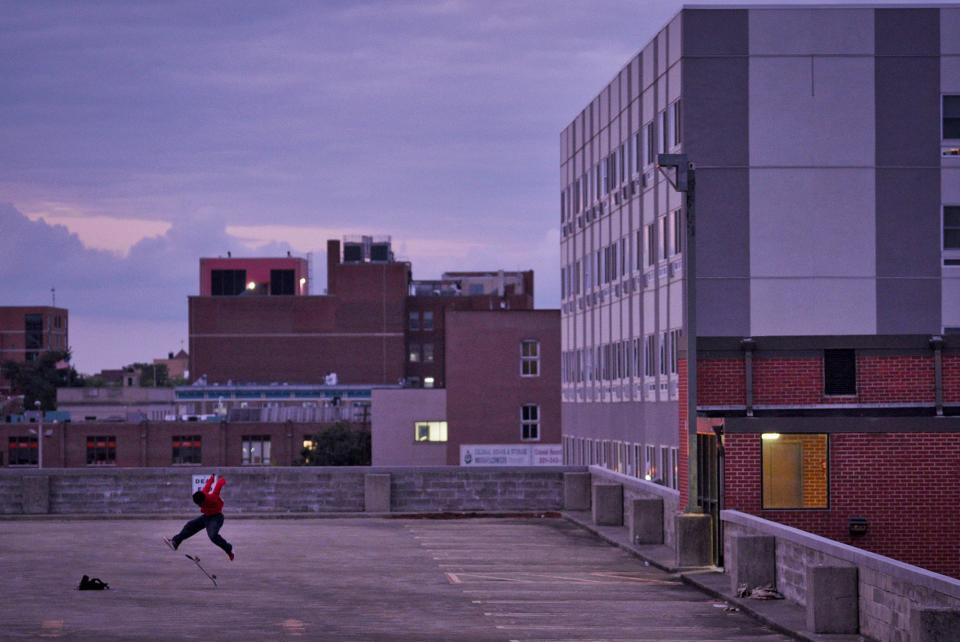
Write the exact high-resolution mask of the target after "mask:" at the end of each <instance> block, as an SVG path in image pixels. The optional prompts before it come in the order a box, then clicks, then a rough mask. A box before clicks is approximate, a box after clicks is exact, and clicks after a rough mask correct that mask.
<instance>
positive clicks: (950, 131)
mask: <svg viewBox="0 0 960 642" xmlns="http://www.w3.org/2000/svg"><path fill="white" fill-rule="evenodd" d="M942 134H943V139H944V140H960V95H944V96H943V131H942Z"/></svg>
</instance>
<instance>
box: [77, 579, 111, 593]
mask: <svg viewBox="0 0 960 642" xmlns="http://www.w3.org/2000/svg"><path fill="white" fill-rule="evenodd" d="M77 588H78V589H80V590H81V591H103V590H106V589H108V588H110V585H109V584H107V583H106V582H104V581H103V580H101V579H100V578H99V577H94V578H92V579H91V578H90V577H87V576H86V575H84V576H83V577H82V578H81V579H80V586H78V587H77Z"/></svg>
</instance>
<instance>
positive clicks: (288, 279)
mask: <svg viewBox="0 0 960 642" xmlns="http://www.w3.org/2000/svg"><path fill="white" fill-rule="evenodd" d="M295 280H296V278H295V276H294V273H293V270H270V294H272V295H282V296H292V295H294V294H296V292H295V290H294V281H295Z"/></svg>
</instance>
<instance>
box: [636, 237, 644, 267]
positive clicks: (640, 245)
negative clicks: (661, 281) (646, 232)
mask: <svg viewBox="0 0 960 642" xmlns="http://www.w3.org/2000/svg"><path fill="white" fill-rule="evenodd" d="M636 236H637V254H636V260H635V261H634V265H635V266H636V269H638V270H642V269H643V230H637V235H636Z"/></svg>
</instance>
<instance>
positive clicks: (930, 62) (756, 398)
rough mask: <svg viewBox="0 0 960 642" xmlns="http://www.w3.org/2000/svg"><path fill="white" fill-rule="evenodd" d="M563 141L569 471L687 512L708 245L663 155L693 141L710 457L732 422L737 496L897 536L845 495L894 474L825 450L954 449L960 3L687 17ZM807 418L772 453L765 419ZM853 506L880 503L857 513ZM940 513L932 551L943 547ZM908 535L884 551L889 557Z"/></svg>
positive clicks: (819, 523) (747, 505)
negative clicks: (865, 440) (630, 477)
mask: <svg viewBox="0 0 960 642" xmlns="http://www.w3.org/2000/svg"><path fill="white" fill-rule="evenodd" d="M560 143H561V208H560V217H561V226H562V235H561V262H562V283H563V298H562V341H563V348H562V349H563V365H564V369H563V384H562V389H563V435H564V443H565V453H566V457H567V459H568V461H570V462H573V463H599V464H602V465H605V466H608V467H610V468H614V469H618V470H621V471H624V472H627V473H631V474H636V475H639V476H648V477H650V478H652V479H659V480H661V481H663V482H665V483H667V484H668V485H672V486H674V487H678V488H679V490H680V492H681V502H682V503H683V504H685V503H686V501H687V488H686V479H687V475H686V472H687V471H686V446H687V437H686V435H687V423H686V406H687V404H686V399H685V390H686V387H685V371H686V350H685V344H686V334H685V332H686V330H687V327H686V318H685V315H684V303H685V297H686V296H687V291H688V289H687V287H686V286H687V278H688V277H689V276H690V275H688V274H685V273H684V271H683V265H684V260H683V259H684V258H685V257H684V252H685V250H686V248H687V247H689V242H690V239H691V237H690V235H689V232H690V230H689V228H688V221H687V210H686V205H685V203H684V201H683V200H682V198H681V197H682V195H681V194H679V193H678V192H676V191H675V190H674V189H673V188H672V186H671V184H670V183H669V182H668V181H667V180H666V179H665V177H664V176H662V175H661V174H660V172H658V170H657V168H656V159H657V155H658V154H661V153H674V154H686V155H687V157H688V159H689V161H690V162H691V163H693V165H694V167H695V177H696V178H695V199H696V220H695V223H696V225H695V234H694V235H693V237H692V239H693V241H692V242H694V243H695V244H696V246H695V247H696V255H697V261H696V283H697V287H696V302H695V303H696V308H695V309H696V315H697V324H696V336H697V337H698V340H697V349H698V353H699V359H698V364H699V366H698V369H699V371H700V372H699V382H700V386H699V394H698V400H697V401H698V404H697V414H698V422H697V432H699V433H702V435H701V437H700V439H699V440H700V441H702V448H701V451H703V452H706V453H708V455H709V454H713V453H715V452H716V438H715V437H714V433H715V432H720V433H722V432H723V431H724V430H725V431H726V433H727V436H728V437H729V436H730V433H731V432H737V433H742V434H752V437H749V438H748V437H737V438H736V439H732V438H731V441H730V443H729V444H728V446H730V447H731V448H728V453H727V455H728V456H727V460H726V466H727V473H728V475H727V482H728V484H729V483H731V480H736V483H737V484H738V485H737V487H736V488H734V489H732V491H731V492H730V493H729V494H728V499H729V500H730V501H731V502H733V503H734V504H735V507H739V508H741V509H743V510H750V511H752V512H758V513H760V514H764V515H768V516H769V517H770V518H771V519H779V520H781V521H787V522H788V523H796V525H799V526H801V527H809V528H811V529H813V530H817V531H818V532H823V533H824V534H828V535H829V536H836V537H838V538H839V537H840V536H841V535H843V536H844V537H846V536H847V535H846V530H844V529H845V528H846V523H847V520H848V518H850V517H851V516H852V515H853V513H852V512H851V511H853V512H855V511H857V510H863V511H873V510H874V509H876V512H875V513H873V514H872V517H871V519H873V518H875V519H876V523H879V524H885V523H886V521H885V520H888V519H890V517H891V515H892V513H891V512H890V511H889V510H887V509H886V508H883V507H881V506H880V504H881V503H883V504H884V506H887V505H888V504H889V502H887V500H888V499H890V498H889V497H884V498H881V499H882V500H881V499H877V501H875V502H873V500H869V497H870V494H869V493H859V491H858V492H857V493H853V492H849V491H850V485H851V484H855V483H858V482H857V480H858V479H868V478H869V479H876V475H875V474H874V472H871V474H870V476H862V477H860V476H858V473H857V472H855V469H854V468H851V466H853V465H854V464H853V463H851V462H852V460H853V459H855V458H846V459H843V460H837V461H835V462H834V461H833V460H832V459H831V457H830V456H829V455H828V454H827V453H829V452H832V451H831V450H830V449H831V448H833V447H834V446H837V447H838V448H839V447H840V446H841V445H842V444H843V439H844V437H842V436H841V435H839V432H838V431H844V432H847V433H851V432H852V433H857V434H863V435H871V434H886V435H889V434H891V433H897V434H899V435H901V436H903V435H906V437H904V439H905V442H904V443H910V444H913V445H912V446H910V450H911V452H912V451H913V450H916V452H920V451H921V450H922V448H921V443H927V441H929V442H931V443H934V442H935V443H939V444H941V446H942V447H943V448H953V447H954V446H953V445H952V444H953V442H951V441H950V440H952V439H955V436H956V434H955V433H956V431H957V430H958V428H957V426H956V425H955V423H956V422H955V421H954V420H953V419H952V418H950V417H949V415H951V414H956V412H957V405H958V404H960V398H957V397H956V385H955V383H952V382H953V381H955V378H956V377H957V376H958V374H957V369H958V368H960V354H958V352H957V347H958V346H957V342H956V341H955V340H954V339H955V337H954V336H953V334H952V333H955V332H956V329H957V328H960V8H958V7H943V8H894V7H891V8H879V7H878V8H874V7H866V6H865V7H849V6H846V7H823V6H817V7H802V6H784V7H771V6H765V7H757V8H719V7H718V8H696V9H684V10H682V11H681V12H680V13H679V14H677V15H676V16H675V17H674V18H673V19H672V20H671V21H670V22H669V24H667V25H666V26H665V27H664V28H663V29H662V30H661V31H659V32H658V33H657V34H656V35H655V37H654V38H653V39H652V40H651V41H650V42H649V43H647V44H646V45H645V46H644V47H643V48H642V49H641V50H640V52H639V53H638V54H637V55H636V56H635V57H634V58H632V59H631V60H630V61H628V63H627V64H626V65H625V66H624V67H623V68H622V69H621V70H620V72H619V73H618V74H617V75H616V77H615V78H614V79H613V80H612V81H611V82H610V83H609V84H608V85H607V86H605V87H604V88H603V89H602V91H601V92H600V94H599V95H597V96H596V97H595V98H594V99H593V100H592V101H590V103H589V104H588V105H587V106H586V107H585V108H584V110H583V111H582V112H581V113H580V114H578V115H577V117H576V118H575V119H574V120H573V122H572V123H571V124H570V125H569V126H568V127H567V128H565V129H564V130H563V132H562V135H561V138H560ZM731 346H733V347H731ZM936 364H939V365H936ZM891 380H896V381H900V382H904V385H905V386H906V387H910V386H914V384H916V385H915V386H914V388H915V389H911V390H909V391H905V389H904V386H892V385H886V384H884V382H885V381H886V382H888V383H889V381H891ZM918 381H919V382H920V383H916V382H918ZM908 383H909V385H907V384H908ZM811 386H812V387H813V392H811ZM851 415H853V416H851ZM894 415H896V419H895V420H894V419H888V420H885V421H882V422H878V421H875V418H876V417H892V416H894ZM939 415H944V417H942V419H943V421H942V422H936V426H934V425H933V424H929V423H925V422H929V420H930V418H931V417H936V416H939ZM801 417H803V418H804V419H811V420H813V419H815V420H816V421H814V422H813V423H810V422H809V421H807V422H806V423H804V422H801V421H799V420H798V419H799V418H801ZM838 417H844V419H843V420H840V421H838V420H837V418H838ZM760 419H763V421H759V420H760ZM801 424H802V425H801ZM775 428H776V430H774V429H775ZM796 432H803V433H807V434H814V433H815V434H817V435H820V437H818V438H816V439H812V440H811V439H807V440H806V443H804V439H793V438H791V439H783V440H780V441H778V440H776V439H773V438H770V439H768V440H764V446H763V448H762V449H761V447H760V443H761V440H760V433H770V434H781V433H782V434H789V433H796ZM753 438H755V442H754V441H750V439H753ZM744 439H747V441H744ZM924 440H927V441H924ZM848 442H849V440H848ZM746 443H749V444H750V446H749V448H746V450H744V449H742V448H740V446H742V445H743V444H746ZM778 444H779V445H778ZM798 444H799V446H798ZM735 445H736V446H737V448H732V447H733V446H735ZM914 446H916V449H915V448H914ZM754 448H755V450H754ZM761 451H762V455H761V456H758V457H754V455H760V454H761ZM878 452H879V451H878ZM744 453H746V454H744ZM701 454H702V453H701ZM747 455H749V456H747ZM731 457H737V460H736V461H735V462H734V461H732V460H731ZM711 461H713V462H715V460H714V459H713V457H712V456H707V457H705V458H702V463H704V466H705V468H704V469H702V470H701V471H700V473H701V478H702V479H706V480H708V482H709V481H710V477H711V476H712V475H713V474H714V473H715V472H716V471H717V470H719V468H717V467H716V466H715V463H710V462H711ZM831 463H833V464H834V466H833V467H832V468H831ZM874 465H875V466H876V467H877V470H878V471H880V470H884V469H890V468H892V467H895V466H896V464H895V463H894V462H893V461H892V460H890V459H884V458H883V457H881V458H880V460H877V461H876V462H875V464H874ZM812 470H817V471H820V472H819V473H818V474H817V475H816V476H814V475H812V474H809V473H810V472H811V471H812ZM814 481H816V483H814ZM710 485H711V483H706V484H701V487H700V488H698V489H695V491H696V492H697V493H698V495H699V494H700V493H703V492H706V490H705V488H706V487H709V486H710ZM714 486H715V487H718V486H717V485H714ZM854 495H856V496H858V497H867V498H868V499H864V500H862V501H859V502H853V503H849V502H848V503H847V504H845V505H843V506H842V507H841V505H840V503H839V499H840V498H841V497H851V496H854ZM771 498H773V499H771ZM699 499H704V501H706V499H707V498H706V497H704V498H698V501H699ZM714 500H715V498H713V499H711V501H712V503H713V506H714V507H716V506H717V505H719V502H718V501H714ZM811 502H812V503H811ZM871 502H873V503H871ZM831 507H832V509H833V510H832V512H831ZM797 508H806V509H810V510H814V511H816V510H820V511H825V512H824V513H823V514H822V515H820V517H819V518H817V517H816V516H813V517H811V516H810V515H812V513H802V512H797V511H795V510H794V511H793V512H790V511H791V510H792V509H797ZM767 509H769V510H773V509H778V510H777V512H774V513H765V512H764V511H765V510H767ZM782 509H787V510H786V511H784V510H782ZM838 509H840V510H838ZM884 511H886V512H884ZM801 513H802V514H804V515H807V517H805V518H804V519H803V520H800V519H799V518H798V517H797V515H799V514H801ZM840 513H842V514H840ZM926 517H929V515H926V516H925V517H924V519H925V520H926V521H923V520H919V521H923V523H924V524H926V526H924V528H926V529H927V530H925V531H923V533H920V534H919V535H918V537H917V538H915V539H919V540H922V539H924V537H927V536H929V537H934V536H935V530H936V525H931V524H927V522H929V520H927V519H926ZM791 520H793V521H791ZM827 524H829V525H830V526H829V528H828V526H827ZM927 526H929V528H927ZM889 532H892V531H885V530H884V528H883V527H881V528H880V532H879V533H874V534H875V535H877V536H878V537H879V539H878V540H876V541H875V542H873V544H872V545H873V546H875V548H877V549H878V550H880V549H882V548H883V547H884V546H889V548H887V549H886V550H891V549H893V548H895V547H894V546H892V545H890V542H889V541H888V542H883V543H881V540H882V539H883V538H884V537H886V535H884V533H889ZM860 541H861V542H863V541H866V540H860ZM955 558H956V556H954V558H951V560H952V561H951V562H950V563H949V565H948V568H949V569H951V572H954V573H956V572H957V569H960V559H955Z"/></svg>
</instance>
